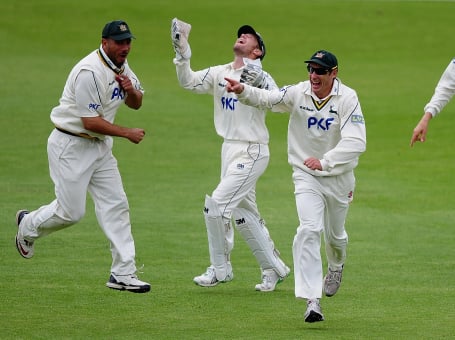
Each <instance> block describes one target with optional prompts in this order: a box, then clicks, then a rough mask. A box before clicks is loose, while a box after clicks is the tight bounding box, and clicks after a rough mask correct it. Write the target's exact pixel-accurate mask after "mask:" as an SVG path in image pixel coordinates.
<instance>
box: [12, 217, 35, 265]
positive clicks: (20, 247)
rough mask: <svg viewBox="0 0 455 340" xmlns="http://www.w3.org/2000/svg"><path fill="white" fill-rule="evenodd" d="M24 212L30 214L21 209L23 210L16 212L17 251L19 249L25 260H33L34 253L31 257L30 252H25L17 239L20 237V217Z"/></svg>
mask: <svg viewBox="0 0 455 340" xmlns="http://www.w3.org/2000/svg"><path fill="white" fill-rule="evenodd" d="M23 212H27V213H28V210H25V209H21V210H18V211H17V212H16V225H17V230H18V231H17V233H16V237H15V241H16V249H17V251H18V252H19V254H20V255H21V256H22V257H23V258H24V259H31V258H32V257H33V253H32V254H31V255H29V254H30V252H27V251H25V250H24V249H23V248H22V246H21V244H20V242H19V240H18V239H17V235H18V233H19V216H20V214H22V213H23Z"/></svg>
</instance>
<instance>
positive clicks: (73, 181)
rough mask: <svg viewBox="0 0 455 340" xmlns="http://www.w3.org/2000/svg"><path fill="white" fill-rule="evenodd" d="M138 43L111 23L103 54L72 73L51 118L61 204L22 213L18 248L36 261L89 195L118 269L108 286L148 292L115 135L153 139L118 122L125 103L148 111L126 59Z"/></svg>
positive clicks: (52, 161)
mask: <svg viewBox="0 0 455 340" xmlns="http://www.w3.org/2000/svg"><path fill="white" fill-rule="evenodd" d="M132 38H134V36H133V35H132V34H131V32H130V29H129V27H128V25H127V23H126V22H124V21H122V20H116V21H112V22H109V23H107V24H106V25H105V27H104V29H103V31H102V39H101V46H100V48H99V49H97V50H95V51H93V52H92V53H90V54H89V55H88V56H86V57H85V58H83V59H82V60H81V61H80V62H79V63H78V64H77V65H76V66H74V68H73V69H72V71H71V72H70V74H69V76H68V79H67V81H66V84H65V87H64V89H63V94H62V96H61V98H60V104H59V105H58V106H57V107H55V108H54V109H53V110H52V112H51V121H52V123H53V124H54V125H55V129H54V130H53V131H52V133H51V134H50V136H49V139H48V144H47V152H48V159H49V170H50V176H51V178H52V181H53V182H54V184H55V195H56V198H55V200H54V201H52V202H51V203H49V204H48V205H44V206H42V207H40V208H39V209H37V210H34V211H27V210H19V211H18V212H17V214H16V223H17V226H18V231H17V234H16V248H17V250H18V251H19V254H20V255H21V256H23V257H24V258H31V257H32V256H33V253H34V246H35V241H36V240H37V239H39V238H41V237H44V236H46V235H48V234H50V233H53V232H55V231H58V230H60V229H63V228H66V227H69V226H71V225H73V224H75V223H77V222H78V221H79V220H80V219H81V218H82V217H83V216H84V214H85V206H86V196H87V191H88V192H89V193H90V195H91V196H92V198H93V201H94V203H95V212H96V216H97V219H98V222H99V224H100V226H101V228H102V230H103V232H104V234H105V235H106V237H107V238H108V240H109V242H110V249H111V253H112V265H111V275H110V278H109V281H108V282H107V283H106V285H107V286H108V287H109V288H112V289H118V290H127V291H131V292H135V293H144V292H148V291H150V284H148V283H147V282H143V281H140V280H139V279H138V278H137V276H136V264H135V246H134V241H133V236H132V234H131V224H130V216H129V206H128V200H127V197H126V194H125V191H124V189H123V184H122V179H121V177H120V173H119V170H118V166H117V160H116V159H115V157H114V156H113V154H112V144H113V139H112V136H117V137H123V138H126V139H128V140H129V141H131V142H133V143H136V144H137V143H139V142H141V141H142V139H143V138H144V134H145V132H144V130H143V129H141V128H128V127H123V126H119V125H115V124H114V118H115V115H116V113H117V109H118V108H119V106H120V105H122V104H123V103H125V104H126V105H127V106H128V107H130V108H132V109H135V110H137V109H139V108H140V107H141V106H142V96H143V92H144V90H143V89H142V87H141V84H140V82H139V79H138V77H137V76H136V75H135V74H134V72H133V71H132V70H131V68H130V67H129V65H128V62H127V59H126V58H127V56H128V53H129V52H130V49H131V39H132Z"/></svg>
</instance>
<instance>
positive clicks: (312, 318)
mask: <svg viewBox="0 0 455 340" xmlns="http://www.w3.org/2000/svg"><path fill="white" fill-rule="evenodd" d="M318 321H324V317H323V316H322V315H321V314H319V313H317V312H315V311H314V310H312V311H310V314H308V315H307V316H306V317H305V322H310V323H312V322H318Z"/></svg>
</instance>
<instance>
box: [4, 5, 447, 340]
mask: <svg viewBox="0 0 455 340" xmlns="http://www.w3.org/2000/svg"><path fill="white" fill-rule="evenodd" d="M0 7H1V11H0V22H1V25H0V39H1V41H2V42H3V43H2V49H1V50H2V51H3V53H2V60H3V64H2V72H1V75H2V79H1V81H0V99H1V100H0V122H1V128H2V133H1V134H0V150H1V151H0V152H1V153H0V162H1V167H0V191H1V195H0V206H1V209H0V222H1V228H0V258H1V262H0V338H2V339H16V338H17V339H19V338H22V339H64V338H66V339H130V338H131V339H132V338H134V339H444V338H451V337H453V336H454V335H455V323H454V319H455V307H454V306H455V285H454V278H455V276H454V272H455V261H454V255H455V254H454V244H455V231H454V223H455V209H454V205H455V195H454V194H453V189H454V187H455V183H454V180H453V174H454V172H455V162H454V161H453V158H454V154H455V152H454V149H453V146H452V142H453V129H452V126H453V124H455V103H453V102H452V103H450V104H449V105H448V106H447V107H446V108H445V110H444V112H443V113H442V114H441V116H440V117H438V118H437V119H434V120H433V121H432V122H431V124H430V132H429V135H428V141H427V142H426V143H424V144H419V145H417V146H415V147H414V148H412V149H411V148H410V147H409V140H410V137H411V134H412V129H413V128H414V126H415V125H416V123H417V121H418V120H419V119H420V117H421V115H422V113H423V106H424V105H425V103H426V102H427V101H428V99H429V98H430V97H431V95H432V93H433V89H434V86H435V85H436V83H437V81H438V79H439V77H440V75H441V73H442V71H443V70H444V69H445V67H446V66H447V64H448V63H449V60H450V59H451V58H452V57H454V56H455V50H454V44H453V33H454V31H453V30H454V28H453V17H454V14H455V2H454V1H339V0H322V1H296V0H280V1H260V0H251V1H248V2H244V1H238V0H233V1H230V2H218V1H208V0H205V1H202V0H192V1H182V0H176V1H170V0H150V1H147V0H132V1H129V2H122V1H118V0H113V1H111V2H109V3H104V2H96V1H88V0H80V1H78V2H69V1H58V0H41V1H32V0H23V1H17V0H12V1H9V2H4V3H2V5H1V6H0ZM175 16H177V17H179V18H181V19H183V20H185V21H188V22H190V23H191V24H192V25H193V29H192V32H191V36H190V43H191V47H192V51H193V58H192V67H193V69H200V68H203V67H206V66H210V65H216V64H222V63H227V62H229V61H231V60H232V52H231V48H232V45H233V43H234V40H235V33H236V30H237V28H238V27H239V26H240V25H242V24H245V23H248V24H250V25H252V26H253V27H255V28H256V29H257V30H258V31H259V32H261V34H262V35H263V37H264V40H265V43H266V46H267V49H268V53H267V57H266V58H265V59H264V68H265V69H266V70H268V71H269V72H270V73H271V74H272V75H273V76H274V78H275V80H276V81H277V83H278V84H279V85H285V84H291V83H295V82H298V81H300V80H303V79H306V78H307V73H306V71H305V68H304V67H305V65H304V63H303V60H305V59H306V58H308V57H309V56H310V55H311V54H312V53H313V52H314V51H316V50H317V49H321V48H324V49H328V50H330V51H332V52H334V53H335V54H336V55H337V57H338V60H339V63H340V72H339V76H340V78H341V79H342V81H343V82H344V83H346V84H347V85H349V86H351V87H353V88H355V89H356V90H357V92H358V94H359V97H360V100H361V104H362V108H363V112H364V115H365V118H366V123H367V134H368V146H367V152H366V153H365V154H364V155H363V156H362V157H361V160H360V165H359V167H358V168H357V171H356V177H357V190H356V194H355V200H354V203H353V204H352V206H351V210H350V214H349V217H348V221H347V230H348V233H349V237H350V245H349V249H348V251H349V253H348V261H347V263H346V267H345V268H346V270H345V273H344V277H343V286H342V288H341V290H340V291H339V293H338V294H337V295H336V296H335V297H333V298H330V299H328V298H323V299H322V306H323V311H324V314H325V317H326V321H324V322H322V323H317V324H306V323H304V321H303V313H304V311H305V305H304V303H303V302H302V301H298V300H296V299H295V297H294V283H293V277H292V276H291V277H290V278H289V279H288V280H286V281H285V282H284V283H282V284H281V285H280V286H278V289H277V290H276V291H275V292H273V293H269V294H261V293H258V292H255V291H254V285H255V284H256V283H258V282H259V279H260V273H259V270H258V268H257V264H256V262H255V259H254V257H253V256H252V255H251V253H250V251H249V249H248V248H247V245H246V244H245V242H243V240H241V239H240V238H239V237H238V236H237V235H236V246H235V249H234V252H233V255H232V261H233V266H234V271H235V280H234V281H233V282H231V283H228V284H225V285H221V286H218V287H215V288H211V289H202V288H200V287H197V286H195V285H194V284H193V283H192V278H193V276H195V275H196V274H200V273H201V272H202V271H203V270H205V267H206V266H207V265H208V250H207V241H206V232H205V226H204V223H203V215H202V206H203V202H204V195H205V194H206V193H211V191H212V190H213V189H214V187H215V185H216V184H217V182H218V177H219V150H220V145H221V140H220V138H219V137H217V136H216V134H215V131H214V128H213V118H212V103H211V101H212V98H211V97H209V96H197V95H194V94H192V93H189V92H186V91H184V90H183V89H181V88H180V87H179V86H178V84H177V80H176V76H175V70H174V65H173V63H172V57H173V52H172V48H171V44H170V35H169V26H170V21H171V19H172V18H173V17H175ZM119 18H121V19H124V20H126V21H127V22H128V23H129V25H130V27H131V29H132V31H133V33H134V34H135V36H136V37H137V40H135V41H134V43H133V49H132V52H131V55H130V57H129V62H130V64H131V66H132V68H133V69H134V71H135V72H136V74H137V75H138V76H139V77H140V78H141V80H142V83H143V86H144V87H145V89H146V95H145V98H144V105H143V107H142V109H141V110H139V111H137V112H134V111H131V110H128V109H127V108H126V107H125V108H122V109H121V111H120V112H119V114H118V115H117V117H118V118H117V123H119V124H122V125H127V126H138V127H143V128H145V129H146V131H147V136H146V139H145V140H144V141H143V142H142V143H141V144H139V145H134V144H131V143H129V142H127V141H126V140H120V139H118V140H116V143H115V147H114V153H115V155H116V157H117V159H118V161H119V165H120V170H121V173H122V176H123V180H124V185H125V189H126V192H127V194H128V197H129V202H130V206H131V217H132V223H133V233H134V237H135V241H136V250H137V263H138V265H142V264H144V268H143V270H142V271H143V273H142V274H140V277H141V278H142V279H144V280H146V281H149V282H151V283H152V292H151V293H150V294H144V295H141V294H138V295H136V294H130V293H124V292H118V291H113V290H109V289H107V288H106V287H105V286H104V284H105V282H106V280H107V279H108V277H109V268H110V262H111V259H110V253H109V245H108V243H107V241H106V239H105V237H104V235H103V234H102V232H101V230H100V228H99V227H98V225H97V222H96V219H95V215H94V209H93V204H92V202H91V201H90V200H88V202H87V214H86V216H85V217H84V219H83V220H82V221H81V222H80V223H79V224H77V225H76V226H74V227H72V228H69V229H66V230H64V231H61V232H58V233H55V234H52V235H50V236H49V237H47V238H43V239H40V240H39V241H38V242H37V243H36V246H35V257H34V258H33V259H31V260H24V259H22V258H21V257H20V256H19V255H18V253H17V251H16V249H15V248H14V235H15V230H16V229H15V228H16V227H15V224H14V215H15V213H16V210H18V209H20V208H28V209H36V208H38V207H39V206H41V205H43V204H47V203H48V202H50V201H51V200H52V199H53V197H54V196H53V186H52V183H51V181H50V178H49V175H48V167H47V155H46V142H47V137H48V135H49V132H50V131H51V130H52V125H51V123H50V120H49V112H50V110H51V108H52V107H53V106H55V105H56V104H57V103H58V99H59V97H60V94H61V91H62V89H63V85H64V82H65V80H66V77H67V75H68V73H69V71H70V69H71V67H72V66H73V65H74V64H75V63H76V62H77V61H78V60H79V59H80V58H82V57H83V56H85V55H86V54H88V53H89V52H90V51H92V50H93V49H95V48H97V47H98V44H99V42H100V33H101V29H102V27H103V25H104V23H106V22H107V21H110V20H114V19H119ZM267 121H268V126H269V129H270V134H271V142H270V149H271V154H272V157H271V161H270V165H269V168H268V170H267V172H266V173H265V174H264V176H263V177H262V178H261V179H260V181H259V183H258V188H257V195H258V203H259V206H260V210H261V212H262V214H263V215H264V218H265V219H266V220H267V223H268V226H269V229H270V231H271V234H272V237H273V238H274V241H275V243H276V245H277V246H278V248H279V249H280V250H281V253H282V255H283V258H284V259H285V260H286V262H287V263H288V264H292V252H291V246H292V239H293V236H294V233H295V229H296V227H297V223H298V221H297V215H296V212H295V204H294V196H293V185H292V181H291V169H290V167H289V165H288V164H287V155H286V129H287V115H274V114H269V115H268V118H267Z"/></svg>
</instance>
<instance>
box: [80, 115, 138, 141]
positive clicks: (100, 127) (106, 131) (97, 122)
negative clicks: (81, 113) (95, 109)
mask: <svg viewBox="0 0 455 340" xmlns="http://www.w3.org/2000/svg"><path fill="white" fill-rule="evenodd" d="M81 119H82V124H83V125H84V128H85V129H86V130H89V131H92V132H95V133H97V134H101V135H108V136H115V137H124V138H128V131H129V128H126V127H123V126H119V125H115V124H112V123H110V122H108V121H107V120H105V119H104V118H102V117H82V118H81Z"/></svg>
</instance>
